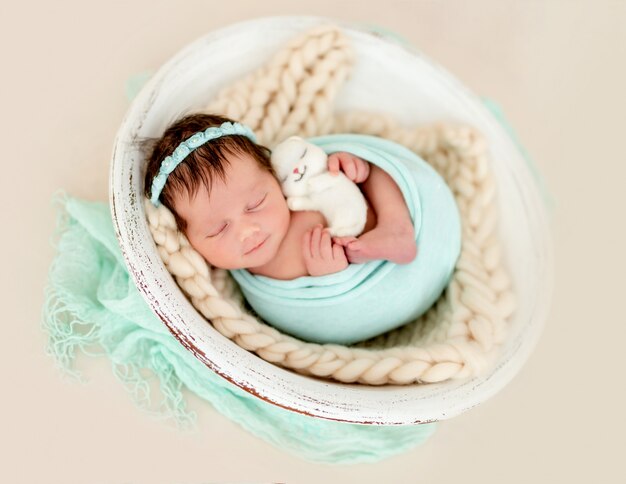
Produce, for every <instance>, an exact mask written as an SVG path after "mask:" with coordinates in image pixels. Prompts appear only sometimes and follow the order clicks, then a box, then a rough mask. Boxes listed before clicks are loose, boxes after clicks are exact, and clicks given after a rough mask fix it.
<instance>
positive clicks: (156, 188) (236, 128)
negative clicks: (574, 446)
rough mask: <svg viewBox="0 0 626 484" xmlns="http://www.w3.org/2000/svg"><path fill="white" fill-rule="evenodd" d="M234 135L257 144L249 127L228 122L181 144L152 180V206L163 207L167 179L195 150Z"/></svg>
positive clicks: (167, 158)
mask: <svg viewBox="0 0 626 484" xmlns="http://www.w3.org/2000/svg"><path fill="white" fill-rule="evenodd" d="M234 134H238V135H242V136H245V137H247V138H249V139H250V140H252V142H254V143H256V136H255V135H254V133H253V132H252V130H251V129H250V128H249V127H248V126H245V125H243V124H240V123H231V122H230V121H227V122H225V123H222V124H221V125H220V126H212V127H210V128H207V129H206V130H204V131H198V132H197V133H195V134H193V135H191V136H190V137H189V138H187V139H186V140H185V141H183V142H182V143H181V144H179V145H178V147H177V148H176V149H175V150H174V151H173V153H172V154H171V155H170V156H167V157H165V159H164V160H163V161H162V162H161V167H160V168H159V173H158V174H157V176H155V177H154V180H152V188H151V192H150V193H151V197H150V201H151V202H152V204H153V205H154V206H155V207H158V206H159V205H161V202H160V201H159V196H160V195H161V191H163V187H164V186H165V182H166V181H167V177H168V176H169V174H170V173H172V172H173V171H174V170H175V169H176V167H177V166H178V165H180V163H181V162H182V161H183V160H184V159H185V158H187V156H189V155H190V154H191V153H192V152H193V151H194V150H196V149H198V148H199V147H200V146H202V145H203V144H204V143H206V142H208V141H211V140H214V139H217V138H221V137H222V136H229V135H234Z"/></svg>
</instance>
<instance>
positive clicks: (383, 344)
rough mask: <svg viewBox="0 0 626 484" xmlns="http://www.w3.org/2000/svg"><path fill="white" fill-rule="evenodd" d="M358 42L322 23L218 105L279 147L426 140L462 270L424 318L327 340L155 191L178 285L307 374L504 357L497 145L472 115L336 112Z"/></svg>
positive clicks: (411, 376)
mask: <svg viewBox="0 0 626 484" xmlns="http://www.w3.org/2000/svg"><path fill="white" fill-rule="evenodd" d="M353 61H354V56H353V53H352V51H351V49H350V45H349V43H348V41H347V39H346V38H345V37H344V36H343V35H342V33H341V31H340V30H339V29H338V28H336V27H334V26H328V25H322V26H319V27H316V28H314V29H312V30H310V31H308V32H306V33H305V34H303V35H301V36H299V37H297V38H295V39H293V40H292V41H291V42H289V43H288V44H287V45H285V47H284V48H283V49H282V50H281V51H280V52H278V53H277V54H276V55H275V56H274V57H273V58H272V59H271V60H270V61H269V62H268V63H267V64H266V65H265V66H264V67H262V68H260V69H259V70H258V71H256V72H254V73H252V74H251V75H249V76H248V77H246V78H244V79H242V80H240V81H239V82H237V83H235V84H232V85H231V86H229V87H228V88H226V89H225V90H223V91H222V92H220V93H219V94H218V96H217V98H216V99H215V100H214V101H213V102H212V103H211V104H210V105H209V106H207V107H206V109H205V110H206V111H208V112H219V113H223V114H225V115H226V116H228V117H230V118H233V119H237V120H239V121H241V122H243V123H244V124H246V125H248V126H250V127H251V128H252V129H253V130H254V131H255V132H256V133H257V136H258V138H259V142H260V143H262V144H265V145H266V146H269V147H272V146H273V145H275V144H276V143H277V142H279V141H280V140H282V139H284V138H286V137H288V136H290V135H293V134H298V135H301V136H316V135H322V134H329V133H339V132H351V133H362V134H370V135H375V136H380V137H383V138H388V139H390V140H392V141H395V142H397V143H399V144H402V145H404V146H406V147H408V148H409V149H411V150H413V151H414V152H416V153H417V154H418V155H420V156H421V157H422V158H424V159H425V160H426V161H427V162H428V163H430V164H431V165H432V166H433V167H434V168H435V169H436V170H437V172H438V173H439V174H440V175H441V176H442V177H443V178H444V180H445V181H446V182H447V183H448V185H449V186H450V188H451V190H452V192H453V194H454V197H455V199H456V203H457V205H458V208H459V211H460V215H461V222H462V238H463V239H462V247H461V254H460V256H459V259H458V261H457V264H456V267H455V271H454V274H453V276H452V279H451V282H450V284H449V286H448V287H447V289H446V291H445V292H444V294H443V295H442V296H441V297H440V298H439V300H438V301H437V303H436V304H435V305H434V306H433V307H432V308H431V309H430V310H429V311H427V313H425V314H424V315H422V316H421V317H420V318H418V319H417V320H416V321H414V322H411V323H409V324H407V325H405V326H402V327H400V328H397V329H395V330H393V331H390V332H388V333H386V334H383V335H381V336H378V337H376V338H372V339H370V340H368V341H365V342H361V343H358V344H355V345H352V346H349V347H347V346H341V345H335V344H315V343H308V342H304V341H301V340H298V339H296V338H294V337H291V336H289V335H285V334H282V333H280V332H279V331H278V330H276V329H275V328H273V327H271V326H269V325H267V324H266V323H264V322H263V321H261V320H259V319H257V318H256V317H255V316H254V315H253V314H254V313H253V311H252V310H250V309H249V308H248V307H246V302H245V300H244V299H243V296H242V294H241V292H240V291H239V288H238V286H237V285H236V283H235V282H234V280H233V279H232V278H231V277H230V276H229V274H228V272H227V271H226V270H223V269H217V268H214V267H210V266H209V265H208V264H207V263H206V261H205V260H204V259H203V258H202V256H200V255H199V254H198V253H197V252H196V251H195V250H193V248H192V247H191V246H190V245H189V242H188V241H187V239H186V237H185V236H184V235H183V234H182V233H181V232H179V231H178V229H177V227H176V223H175V221H174V217H173V215H172V214H171V212H169V211H168V209H167V208H166V207H164V206H163V205H161V206H160V207H159V208H155V207H154V206H153V205H152V204H151V203H150V201H149V200H148V199H145V209H146V213H147V218H148V222H149V226H150V230H151V233H152V235H153V238H154V240H155V242H156V244H157V248H158V251H159V254H160V256H161V258H162V260H163V262H164V263H165V265H166V267H167V269H168V270H169V272H170V273H171V274H172V275H173V276H174V277H175V279H176V281H177V283H178V285H179V286H180V287H181V288H182V290H183V291H184V292H185V293H186V294H187V296H188V297H189V298H190V300H191V302H192V304H193V305H194V307H195V308H196V309H197V310H198V311H199V312H200V313H202V314H203V315H204V316H205V317H206V318H207V319H208V320H209V321H210V322H211V323H212V324H213V326H214V327H215V329H216V330H217V331H219V332H220V333H221V334H222V335H224V336H225V337H227V338H229V339H231V340H232V341H233V342H235V343H236V344H238V345H239V346H241V347H242V348H245V349H246V350H249V351H253V352H255V353H256V354H257V355H258V356H260V357H261V358H263V359H265V360H266V361H269V362H272V363H275V364H278V365H281V366H282V367H285V368H290V369H292V370H293V371H296V372H298V373H300V374H305V375H313V376H317V377H324V378H328V379H332V380H336V381H340V382H358V383H364V384H369V385H384V384H411V383H429V382H442V381H445V380H449V379H457V378H467V377H472V376H476V375H478V374H480V373H482V372H483V371H485V370H486V369H487V368H488V367H489V366H491V365H492V364H493V361H494V359H495V357H496V356H497V353H498V350H499V347H500V345H501V343H503V341H504V339H505V335H506V330H507V320H508V318H509V317H510V316H511V314H512V313H513V311H514V309H515V298H514V295H513V293H512V291H511V282H510V279H509V277H508V275H507V272H506V271H505V269H504V268H503V267H502V264H501V244H500V241H499V239H498V237H497V235H496V222H497V213H496V207H495V195H496V186H495V181H494V177H493V174H492V173H491V170H490V167H489V160H488V157H487V146H486V142H485V140H484V139H483V138H482V136H481V135H480V133H478V132H477V131H476V130H475V129H473V128H471V127H468V126H459V125H451V124H445V123H439V124H434V125H428V126H421V127H417V128H405V127H401V126H399V125H398V124H397V123H396V122H395V121H394V120H393V119H392V118H390V117H389V116H384V115H380V114H374V113H364V112H348V113H340V114H336V113H334V112H333V110H332V107H333V104H334V99H335V96H336V94H337V92H338V89H339V87H340V86H341V84H342V83H343V81H344V80H345V79H346V78H347V76H348V74H349V72H350V68H351V66H352V63H353Z"/></svg>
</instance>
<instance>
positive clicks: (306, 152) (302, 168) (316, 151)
mask: <svg viewBox="0 0 626 484" xmlns="http://www.w3.org/2000/svg"><path fill="white" fill-rule="evenodd" d="M327 158H328V157H327V156H326V153H325V152H324V150H322V149H321V148H320V147H319V146H316V145H314V144H312V143H309V142H307V141H305V140H304V139H302V138H300V137H298V136H292V137H290V138H287V139H286V140H285V141H283V142H282V143H280V144H279V145H278V146H276V147H275V148H274V150H272V157H271V162H272V166H273V167H274V170H275V171H276V174H277V175H278V178H279V180H280V183H281V185H282V188H283V192H284V193H285V195H287V196H291V195H302V194H304V193H306V192H307V191H308V190H307V182H308V180H309V179H310V178H311V177H313V176H315V175H319V174H320V173H324V172H325V171H328V165H327Z"/></svg>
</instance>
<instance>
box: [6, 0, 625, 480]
mask: <svg viewBox="0 0 626 484" xmlns="http://www.w3.org/2000/svg"><path fill="white" fill-rule="evenodd" d="M282 14H312V15H321V16H327V17H336V18H341V19H345V20H351V21H355V22H362V23H367V24H376V25H380V26H382V27H386V28H388V29H390V30H392V31H395V32H397V33H398V34H400V35H401V36H403V37H405V38H406V39H408V40H409V41H411V42H412V43H413V44H414V45H415V46H417V47H418V48H419V49H420V50H421V51H422V52H424V54H425V55H427V56H428V57H430V58H431V59H433V60H435V61H437V62H438V63H440V64H442V65H443V66H444V67H446V68H447V69H448V70H449V71H450V72H451V73H452V74H454V75H456V76H457V77H459V78H460V79H462V80H463V81H464V82H465V83H466V84H467V85H468V86H469V87H470V88H471V89H472V90H473V91H475V92H476V93H477V94H479V95H486V96H489V97H491V98H493V99H495V100H497V101H498V102H499V103H500V104H501V106H502V107H503V109H504V110H505V112H506V114H507V116H508V118H509V120H510V121H511V123H512V124H513V125H514V127H515V129H516V131H517V133H518V135H519V137H520V138H521V140H522V142H523V143H524V145H525V146H526V148H527V149H528V150H529V151H530V153H531V154H532V156H533V158H534V159H535V161H536V164H537V166H538V167H539V169H540V170H541V172H542V173H543V175H544V178H545V180H546V183H547V186H548V187H549V189H550V191H551V192H552V194H553V195H554V198H555V199H556V207H555V209H554V216H553V221H554V224H553V225H554V238H555V246H556V270H557V274H556V284H557V285H556V288H555V294H554V302H553V307H552V311H551V315H550V318H549V321H548V324H547V325H546V328H545V331H544V334H543V336H542V338H541V340H540V342H539V344H538V346H537V348H536V350H535V352H534V354H533V355H532V357H531V359H530V361H529V362H528V363H527V365H526V366H525V368H524V369H523V370H522V371H521V373H520V374H519V375H518V376H517V377H516V378H515V380H514V381H513V382H512V383H511V384H509V386H508V387H506V388H505V389H504V390H503V391H502V392H501V393H499V394H498V395H496V396H495V397H493V398H492V399H491V400H489V401H488V402H487V403H485V404H483V405H481V406H479V407H476V408H474V409H472V410H471V411H469V412H468V413H466V414H464V415H462V416H460V417H457V418H455V419H453V420H451V421H448V422H444V423H442V424H441V425H440V427H439V430H438V431H437V433H436V434H435V436H434V437H433V438H432V439H431V440H430V441H429V442H428V443H427V444H426V445H424V446H422V447H421V448H418V449H416V450H414V451H412V452H410V453H407V454H404V455H400V456H397V457H395V458H392V459H389V460H387V461H383V462H381V463H377V464H371V465H359V466H352V467H339V468H334V467H330V466H326V465H318V464H311V463H307V462H304V461H301V460H300V459H298V458H295V457H292V456H291V455H288V454H286V453H283V452H281V451H279V450H278V449H276V448H274V447H272V446H270V445H269V444H266V443H265V442H264V441H262V440H259V439H257V438H256V437H254V436H252V435H250V434H248V433H247V432H245V431H243V430H242V429H241V428H239V427H238V426H237V425H235V424H233V423H232V422H230V421H229V420H227V419H226V418H225V417H222V416H221V414H219V413H217V412H216V411H214V410H213V409H212V408H211V407H209V406H208V405H204V404H203V403H202V402H201V401H200V400H199V399H194V398H191V399H190V401H191V406H192V407H193V408H194V409H195V410H197V412H198V413H199V425H200V431H199V433H198V434H197V435H195V436H189V435H185V434H181V433H178V432H177V431H175V430H173V429H172V428H171V427H170V426H168V425H166V424H165V423H162V422H159V421H156V420H152V419H151V418H150V417H147V416H146V415H144V414H143V413H141V412H140V411H139V410H138V409H136V408H135V407H134V406H133V404H132V402H131V400H130V399H129V397H128V396H127V394H126V393H125V390H124V389H123V387H122V385H121V384H119V383H118V382H117V381H116V380H115V378H114V377H113V376H112V374H111V371H110V366H109V363H108V361H107V360H105V359H104V358H101V359H88V358H80V359H79V361H78V367H79V368H80V369H81V370H83V372H84V374H85V375H86V376H87V377H88V378H89V380H90V383H89V384H87V385H85V386H81V385H78V384H75V383H66V382H65V381H64V380H63V379H62V378H61V376H60V374H59V372H58V371H57V370H56V369H55V367H54V363H53V361H52V360H51V359H50V358H48V357H46V356H45V355H44V351H43V348H44V345H45V335H44V334H43V333H42V332H41V330H40V329H39V317H40V309H41V304H42V301H43V293H42V287H43V284H44V281H45V277H46V271H47V267H48V265H49V263H50V261H51V259H52V256H53V251H52V248H51V247H50V245H49V238H50V236H51V234H52V232H53V228H54V225H55V221H54V216H55V213H54V211H53V210H52V208H51V207H50V204H49V201H50V198H51V195H52V193H53V192H54V191H55V190H56V189H58V188H64V189H66V190H67V191H68V193H70V194H72V195H75V196H79V197H84V198H88V199H93V200H106V198H107V183H108V168H109V166H108V164H109V156H110V151H111V146H112V142H113V137H114V135H115V132H116V130H117V127H118V125H119V123H120V121H121V119H122V117H123V115H124V113H125V110H126V107H127V101H126V99H125V97H124V83H125V81H126V79H127V78H128V77H129V76H131V75H132V74H134V73H137V72H138V71H142V70H144V69H155V68H157V67H158V66H159V65H160V64H161V63H162V62H164V61H165V60H167V59H168V58H169V57H170V56H172V55H173V54H174V53H175V52H176V51H178V50H179V49H180V48H181V47H183V46H184V45H186V44H187V43H189V42H191V41H192V40H194V39H196V38H198V37H200V36H202V35H203V34H204V33H206V32H207V31H209V30H212V29H216V28H219V27H221V26H224V25H226V24H229V23H232V22H236V21H239V20H243V19H248V18H252V17H257V16H266V15H282ZM624 25H626V2H625V1H608V0H605V1H591V0H588V1H554V0H553V1H545V2H540V1H478V2H462V1H458V2H455V1H448V2H437V1H412V2H409V1H398V0H387V1H385V2H374V1H369V0H361V1H344V2H341V1H327V0H317V1H303V2H299V3H296V2H289V1H286V0H284V1H279V0H268V1H265V2H253V1H243V0H231V1H229V2H217V1H182V2H166V1H156V0H152V1H134V2H121V1H110V2H97V3H96V2H88V1H70V0H59V1H56V2H43V1H40V2H31V3H27V2H22V3H20V4H18V3H16V2H12V3H10V4H9V3H8V2H3V3H1V4H0V40H1V41H0V52H1V58H2V59H3V64H4V68H3V69H2V72H3V77H2V89H1V91H0V96H1V98H0V99H1V103H0V106H1V108H2V120H1V121H0V123H1V130H0V133H2V140H3V143H2V161H1V163H2V167H3V172H4V181H3V183H2V190H0V197H1V198H0V202H1V203H2V206H4V207H5V214H6V216H5V221H6V222H7V223H6V224H5V229H4V230H3V237H2V253H4V254H5V258H6V261H7V262H6V263H5V264H4V267H3V271H2V274H3V275H2V287H1V289H2V302H3V307H4V318H3V319H4V321H5V323H4V324H5V328H6V329H5V331H4V334H3V338H2V343H0V344H1V347H0V355H1V356H0V358H1V360H0V362H1V364H0V368H1V370H0V371H2V374H1V376H2V382H3V387H4V391H3V396H2V400H1V402H2V403H1V406H2V407H1V408H2V412H1V414H0V415H1V416H0V423H1V427H0V429H1V440H0V446H1V448H0V453H1V455H2V456H3V459H2V461H3V463H2V465H1V466H0V480H2V481H3V482H50V483H52V482H55V483H56V482H59V483H61V482H62V483H87V482H89V483H91V482H95V483H133V484H134V483H174V482H177V483H206V482H226V481H229V482H244V481H245V482H270V481H286V482H323V481H325V482H345V481H355V482H363V483H365V482H380V481H389V482H392V481H393V482H426V483H436V482H454V481H457V482H459V481H461V480H462V481H463V482H466V483H474V482H480V483H491V482H502V481H506V482H510V483H513V482H520V483H522V482H524V483H525V482H529V481H533V482H553V481H556V480H558V481H562V482H570V483H571V482H581V483H582V482H589V481H590V480H591V479H594V480H596V481H598V482H624V480H623V479H625V472H624V467H623V465H622V463H621V462H622V459H623V455H624V451H625V450H626V445H625V444H624V438H623V436H624V434H625V431H626V426H625V417H624V413H623V408H624V406H625V403H626V402H625V400H624V387H625V385H624V377H623V371H624V369H625V368H624V362H625V358H624V356H623V340H624V338H625V337H626V331H625V329H624V326H625V323H626V317H625V316H624V313H623V311H624V307H623V304H622V301H623V295H622V293H623V292H624V289H625V288H626V287H625V285H624V282H623V279H622V275H623V273H624V272H625V270H626V264H625V257H624V254H623V250H624V249H625V248H626V236H625V233H626V231H625V227H624V221H623V219H624V217H623V215H622V214H621V213H620V212H621V211H623V209H625V208H626V203H625V202H626V197H625V196H624V189H623V186H624V183H625V180H626V170H625V169H624V164H625V163H626V155H625V153H624V152H625V151H626V149H625V148H624V142H623V140H624V132H626V122H625V120H624V113H625V112H626V94H625V90H624V86H626V28H624Z"/></svg>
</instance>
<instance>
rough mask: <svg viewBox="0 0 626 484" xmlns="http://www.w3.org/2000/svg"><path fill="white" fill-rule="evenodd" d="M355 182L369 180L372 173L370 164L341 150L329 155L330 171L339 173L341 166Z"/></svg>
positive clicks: (333, 173) (332, 173)
mask: <svg viewBox="0 0 626 484" xmlns="http://www.w3.org/2000/svg"><path fill="white" fill-rule="evenodd" d="M340 167H341V170H342V171H343V172H344V173H345V174H346V176H347V177H348V178H349V179H350V180H351V181H353V182H354V183H361V182H364V181H365V180H367V177H368V176H369V174H370V164H369V163H368V162H367V161H365V160H363V159H362V158H359V157H358V156H356V155H353V154H352V153H347V152H345V151H339V152H337V153H332V154H330V155H329V156H328V171H329V172H330V173H331V175H335V174H337V173H339V168H340Z"/></svg>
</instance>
